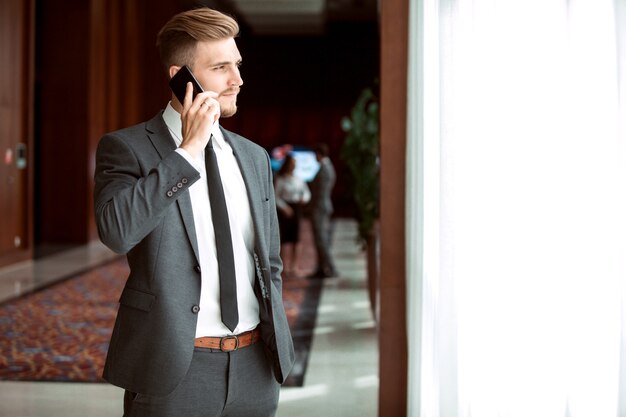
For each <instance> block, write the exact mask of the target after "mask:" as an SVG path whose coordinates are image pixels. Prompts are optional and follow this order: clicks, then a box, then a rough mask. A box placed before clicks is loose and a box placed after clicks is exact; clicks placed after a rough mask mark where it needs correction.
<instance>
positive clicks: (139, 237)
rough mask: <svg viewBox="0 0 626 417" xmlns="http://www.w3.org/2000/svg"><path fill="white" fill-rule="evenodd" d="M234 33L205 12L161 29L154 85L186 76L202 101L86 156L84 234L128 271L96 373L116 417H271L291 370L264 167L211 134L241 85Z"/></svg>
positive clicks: (218, 130)
mask: <svg viewBox="0 0 626 417" xmlns="http://www.w3.org/2000/svg"><path fill="white" fill-rule="evenodd" d="M238 31H239V28H238V26H237V23H236V22H235V21H234V20H233V19H231V18H230V17H228V16H225V15H223V14H221V13H219V12H216V11H214V10H211V9H208V8H202V9H196V10H191V11H188V12H184V13H181V14H178V15H176V16H174V17H173V18H172V19H171V20H170V21H169V22H168V23H167V24H166V25H165V26H164V27H163V28H162V30H161V32H160V33H159V35H158V39H157V46H158V48H159V52H160V54H161V59H162V61H163V64H164V66H165V69H166V71H167V74H168V76H169V77H172V76H174V74H176V73H177V72H178V71H179V70H180V69H181V67H182V66H183V65H187V66H189V67H190V68H191V70H192V71H193V73H194V75H195V77H196V79H197V80H198V81H199V82H200V84H201V85H202V86H203V87H204V90H205V92H203V93H200V94H198V95H197V96H196V97H195V98H194V99H192V86H191V84H190V83H189V84H187V91H186V96H185V99H184V100H183V101H184V102H183V103H180V102H179V101H178V100H177V99H176V97H175V96H174V95H173V96H172V100H171V101H170V103H169V104H168V105H167V107H166V109H165V110H164V111H162V112H160V113H159V114H157V115H156V116H155V117H154V118H152V119H151V120H149V121H147V122H145V123H142V124H139V125H136V126H132V127H129V128H126V129H122V130H119V131H116V132H112V133H109V134H107V135H105V136H104V137H103V138H102V139H101V141H100V143H99V145H98V149H97V154H96V172H95V182H96V185H95V213H96V222H97V226H98V232H99V234H100V238H101V239H102V241H103V242H104V243H105V244H106V245H107V246H108V247H110V248H111V249H113V250H114V251H116V252H118V253H125V254H126V255H127V259H128V264H129V266H130V276H129V277H128V280H127V282H126V285H125V288H124V290H123V292H122V295H121V297H120V300H119V301H120V306H119V310H118V315H117V320H116V322H115V327H114V329H113V334H112V337H111V343H110V346H109V351H108V355H107V360H106V364H105V369H104V378H105V379H106V380H107V381H109V382H111V383H112V384H114V385H117V386H120V387H123V388H124V389H125V390H126V392H125V396H124V416H126V417H147V416H151V417H154V416H159V417H195V416H197V417H200V416H202V417H209V416H215V417H217V416H236V417H247V416H249V417H252V416H254V417H263V416H273V415H274V414H275V411H276V407H277V404H278V393H279V387H280V385H279V384H281V383H282V382H283V381H284V380H285V378H286V377H287V375H288V373H289V371H290V369H291V366H292V364H293V360H294V352H293V344H292V339H291V335H290V332H289V327H288V323H287V319H286V315H285V310H284V307H283V303H282V281H281V270H282V263H281V260H280V258H279V248H280V242H279V233H278V232H279V231H278V224H277V220H276V207H275V198H274V190H273V186H272V173H271V169H270V160H269V157H268V155H267V152H265V150H264V149H263V148H261V147H260V146H258V145H256V144H254V143H252V142H250V141H248V140H247V139H245V138H243V137H241V136H239V135H237V134H235V133H232V132H229V131H227V130H225V129H223V128H222V127H220V125H219V119H220V117H229V116H232V115H233V114H235V112H236V110H237V105H236V104H237V94H238V92H239V88H240V86H241V85H242V84H243V80H242V79H241V76H240V73H239V65H240V64H241V56H240V54H239V50H238V49H237V46H236V44H235V40H234V37H235V36H236V35H237V33H238ZM205 151H206V155H205ZM205 162H206V166H205ZM214 170H216V171H214ZM214 172H215V175H214V174H213V173H214ZM220 178H221V180H220ZM220 183H221V186H220V185H219V184H220ZM215 184H218V185H215ZM215 187H219V188H220V190H218V191H216V188H215ZM222 189H223V192H222ZM214 199H217V200H220V199H221V204H222V206H221V208H219V207H220V206H219V205H218V203H215V205H214ZM217 200H215V201H217ZM224 203H225V207H224ZM222 210H223V211H222ZM224 224H226V225H227V229H226V230H227V231H226V234H224V233H223V232H222V230H223V227H224ZM216 236H217V237H216ZM226 253H228V254H229V256H228V259H230V261H229V262H228V265H227V262H226V261H223V260H224V259H225V258H224V257H225V256H226V255H224V254H226ZM228 274H231V275H230V276H231V277H232V278H231V279H230V280H227V279H226V278H225V277H226V276H229V275H228ZM223 285H226V287H224V286H223ZM225 288H229V289H225ZM226 311H227V312H226ZM233 315H234V316H233ZM226 316H228V320H227V319H226V318H225V317H226Z"/></svg>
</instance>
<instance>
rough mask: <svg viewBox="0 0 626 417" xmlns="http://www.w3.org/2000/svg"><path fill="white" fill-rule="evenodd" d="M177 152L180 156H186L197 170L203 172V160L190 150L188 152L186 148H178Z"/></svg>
mask: <svg viewBox="0 0 626 417" xmlns="http://www.w3.org/2000/svg"><path fill="white" fill-rule="evenodd" d="M176 152H177V153H178V154H179V155H180V156H182V157H183V158H185V160H186V161H187V162H189V163H190V164H191V166H192V167H194V168H195V169H196V171H198V172H202V161H200V160H198V159H196V158H194V157H193V156H191V154H190V153H189V152H187V151H186V150H184V149H183V148H176Z"/></svg>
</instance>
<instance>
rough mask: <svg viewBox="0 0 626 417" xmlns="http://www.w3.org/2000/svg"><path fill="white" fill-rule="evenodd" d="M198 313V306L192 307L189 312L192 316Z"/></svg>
mask: <svg viewBox="0 0 626 417" xmlns="http://www.w3.org/2000/svg"><path fill="white" fill-rule="evenodd" d="M198 311H200V306H193V307H191V312H192V313H193V314H198Z"/></svg>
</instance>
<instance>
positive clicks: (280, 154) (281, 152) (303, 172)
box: [270, 144, 320, 182]
mask: <svg viewBox="0 0 626 417" xmlns="http://www.w3.org/2000/svg"><path fill="white" fill-rule="evenodd" d="M289 154H291V156H293V158H294V159H295V160H296V170H295V171H294V175H295V176H297V177H299V178H301V179H302V180H303V181H305V182H310V181H311V180H312V179H313V178H314V177H315V174H317V171H318V170H319V169H320V165H319V163H318V162H317V158H316V157H315V151H314V150H313V149H311V148H308V147H306V146H296V145H289V144H286V145H281V146H277V147H275V148H274V149H272V152H271V155H270V156H271V163H272V169H273V170H274V172H278V170H279V169H280V167H281V166H283V161H284V160H285V157H286V156H287V155H289Z"/></svg>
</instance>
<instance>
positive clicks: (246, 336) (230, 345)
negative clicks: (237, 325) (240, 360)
mask: <svg viewBox="0 0 626 417" xmlns="http://www.w3.org/2000/svg"><path fill="white" fill-rule="evenodd" d="M260 339H261V331H260V330H259V329H254V330H250V331H249V332H244V333H240V334H236V335H232V336H224V337H210V336H206V337H197V338H196V341H195V343H194V346H195V347H199V348H205V349H217V350H221V351H222V352H232V351H233V350H237V349H241V348H245V347H246V346H250V345H251V344H254V343H256V342H258V341H259V340H260Z"/></svg>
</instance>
